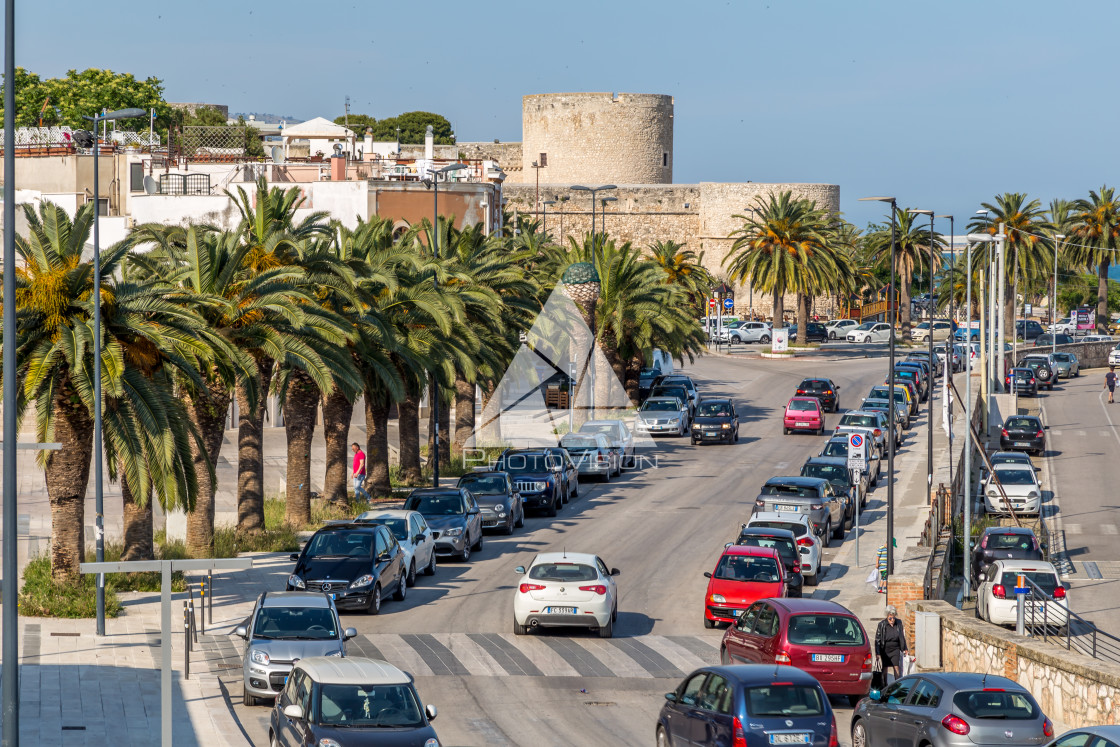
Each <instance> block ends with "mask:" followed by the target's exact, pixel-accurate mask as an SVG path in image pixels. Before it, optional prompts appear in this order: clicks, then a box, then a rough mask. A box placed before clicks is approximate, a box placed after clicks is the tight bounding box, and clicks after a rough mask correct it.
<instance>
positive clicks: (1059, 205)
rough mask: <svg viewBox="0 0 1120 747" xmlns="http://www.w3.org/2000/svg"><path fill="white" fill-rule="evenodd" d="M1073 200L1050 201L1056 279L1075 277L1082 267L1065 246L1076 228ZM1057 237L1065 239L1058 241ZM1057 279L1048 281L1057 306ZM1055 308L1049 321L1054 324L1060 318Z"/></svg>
mask: <svg viewBox="0 0 1120 747" xmlns="http://www.w3.org/2000/svg"><path fill="white" fill-rule="evenodd" d="M1075 207H1076V206H1075V204H1074V201H1073V200H1063V199H1061V198H1055V199H1053V200H1050V210H1049V216H1050V224H1051V225H1052V226H1053V227H1054V251H1055V252H1057V254H1058V277H1071V276H1076V275H1077V273H1078V271H1079V270H1081V268H1082V265H1080V264H1078V263H1077V260H1076V257H1074V256H1073V254H1072V253H1071V252H1069V251H1068V249H1067V247H1066V244H1067V243H1068V242H1069V241H1070V237H1071V236H1072V235H1073V232H1074V229H1075V228H1076V226H1077V213H1076V210H1075ZM1058 236H1064V237H1066V238H1063V239H1059V238H1058ZM1058 277H1053V278H1051V280H1050V298H1051V299H1052V300H1053V302H1054V304H1055V306H1057V292H1058V286H1059V285H1060V283H1059V280H1058ZM1061 316H1062V315H1061V313H1059V311H1058V309H1057V308H1053V309H1050V321H1051V322H1056V321H1058V319H1059V318H1060V317H1061Z"/></svg>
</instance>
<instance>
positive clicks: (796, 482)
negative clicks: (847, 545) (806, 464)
mask: <svg viewBox="0 0 1120 747" xmlns="http://www.w3.org/2000/svg"><path fill="white" fill-rule="evenodd" d="M845 498H846V496H844V495H839V494H837V492H836V490H835V489H834V488H833V487H832V483H831V482H829V481H828V480H826V479H824V478H823V477H800V476H798V477H771V478H770V479H769V480H767V481H766V482H765V483H764V484H763V486H762V489H761V491H760V493H759V495H758V497H757V498H756V499H755V501H754V511H752V513H758V512H760V511H782V512H790V513H801V514H806V515H807V516H809V518H811V519H812V520H813V523H815V524H816V525H817V526H819V527H821V536H822V537H823V538H824V543H825V547H827V546H828V544H829V541H830V539H831V538H832V537H834V536H835V537H842V536H843V534H842V531H843V530H842V529H840V530H836V531H837V534H835V535H834V534H833V531H834V529H835V528H836V527H843V525H844V521H845V519H846V518H847V511H848V501H847V500H845Z"/></svg>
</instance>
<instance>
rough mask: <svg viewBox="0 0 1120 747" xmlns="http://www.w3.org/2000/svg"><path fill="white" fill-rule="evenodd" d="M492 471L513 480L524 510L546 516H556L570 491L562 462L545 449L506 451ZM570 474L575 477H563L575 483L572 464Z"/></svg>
mask: <svg viewBox="0 0 1120 747" xmlns="http://www.w3.org/2000/svg"><path fill="white" fill-rule="evenodd" d="M564 453H565V454H566V453H567V452H564ZM569 460H570V458H569ZM494 469H495V470H497V471H498V472H507V473H509V476H510V477H511V478H513V487H514V489H515V490H517V492H518V493H519V494H520V495H521V503H522V506H523V507H524V508H525V509H526V510H528V509H539V510H541V511H544V513H545V515H546V516H556V512H557V511H559V510H560V509H561V508H563V506H564V503H566V502H567V498H568V495H569V490H570V488H569V487H568V481H567V479H566V475H565V472H564V470H565V469H566V467H565V466H564V463H563V461H562V459H560V458H558V457H556V456H554V455H553V454H551V453H550V452H549V450H548V449H506V451H504V452H503V453H502V456H501V457H499V458H498V461H497V463H496V464H495V465H494ZM572 472H573V473H575V474H572V475H568V476H567V477H568V478H572V477H574V478H575V480H573V482H575V481H578V473H576V472H575V464H573V465H572Z"/></svg>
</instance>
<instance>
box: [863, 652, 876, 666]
mask: <svg viewBox="0 0 1120 747" xmlns="http://www.w3.org/2000/svg"><path fill="white" fill-rule="evenodd" d="M874 661H875V659H874V657H872V656H871V652H868V653H867V656H865V657H863V666H861V667H860V669H868V670H870V669H871V665H872V664H873V663H874Z"/></svg>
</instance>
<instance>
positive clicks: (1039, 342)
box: [1034, 332, 1073, 348]
mask: <svg viewBox="0 0 1120 747" xmlns="http://www.w3.org/2000/svg"><path fill="white" fill-rule="evenodd" d="M1071 343H1073V338H1072V337H1071V336H1070V335H1066V334H1061V333H1059V334H1056V335H1052V334H1050V333H1049V332H1046V333H1044V334H1041V335H1039V336H1038V337H1036V338H1034V346H1035V347H1036V348H1048V347H1050V346H1051V345H1069V344H1071Z"/></svg>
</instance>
